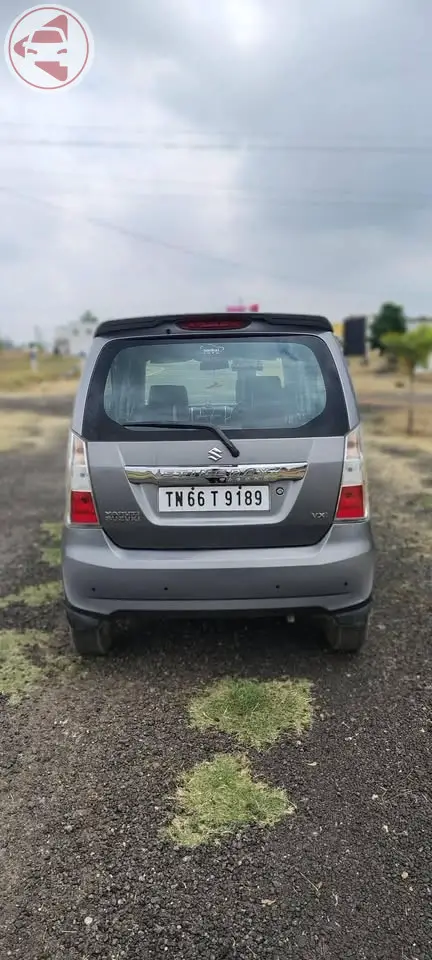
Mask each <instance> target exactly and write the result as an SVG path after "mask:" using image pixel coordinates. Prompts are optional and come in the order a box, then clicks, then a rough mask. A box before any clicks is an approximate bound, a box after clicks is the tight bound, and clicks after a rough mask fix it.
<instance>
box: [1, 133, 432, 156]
mask: <svg viewBox="0 0 432 960" xmlns="http://www.w3.org/2000/svg"><path fill="white" fill-rule="evenodd" d="M0 146H1V147H17V146H20V147H30V146H31V147H50V148H53V149H62V148H63V147H74V148H79V149H84V150H87V149H88V150H93V149H96V150H100V149H103V150H114V151H115V150H147V151H149V150H152V151H158V150H160V151H182V150H183V151H191V152H198V153H199V152H205V153H208V152H212V151H213V152H217V153H220V152H224V151H234V150H237V151H242V152H244V153H252V152H257V153H260V152H264V153H309V154H353V155H357V154H367V155H388V156H430V155H431V154H432V145H431V146H413V145H410V146H385V145H378V144H376V145H374V146H373V145H365V144H313V143H310V144H308V143H304V144H300V143H297V144H296V143H270V142H267V143H266V142H261V143H253V142H251V141H242V140H238V139H237V140H235V139H234V138H233V139H232V140H227V141H225V142H222V141H219V142H217V143H205V142H204V141H203V142H201V143H200V142H191V143H179V142H178V141H176V140H160V141H159V142H157V141H154V140H153V141H145V140H96V139H93V140H92V139H88V140H85V139H79V138H77V139H67V140H66V139H64V140H53V139H52V138H51V139H49V138H44V137H40V138H33V139H29V138H24V137H9V138H7V139H6V138H5V137H2V138H1V139H0Z"/></svg>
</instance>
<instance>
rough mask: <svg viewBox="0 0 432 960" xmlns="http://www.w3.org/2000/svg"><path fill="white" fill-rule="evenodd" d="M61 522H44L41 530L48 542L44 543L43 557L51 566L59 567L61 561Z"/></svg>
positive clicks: (44, 561)
mask: <svg viewBox="0 0 432 960" xmlns="http://www.w3.org/2000/svg"><path fill="white" fill-rule="evenodd" d="M62 527H63V524H61V523H42V524H41V532H42V534H43V536H44V538H45V541H46V543H45V544H42V547H41V557H42V561H43V563H46V564H47V565H48V566H49V567H59V566H60V563H61V537H62Z"/></svg>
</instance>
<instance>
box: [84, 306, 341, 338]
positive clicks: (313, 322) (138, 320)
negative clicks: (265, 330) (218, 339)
mask: <svg viewBox="0 0 432 960" xmlns="http://www.w3.org/2000/svg"><path fill="white" fill-rule="evenodd" d="M230 316H231V317H232V315H231V314H229V313H176V314H169V315H158V316H156V315H153V316H145V317H128V318H125V319H119V320H104V321H103V322H102V323H100V324H99V325H98V326H97V327H96V330H95V332H94V336H95V337H121V336H124V335H126V334H130V333H136V334H139V333H140V331H145V330H149V329H151V328H153V327H158V326H161V325H163V324H175V323H178V322H179V321H185V320H206V319H208V320H209V321H210V320H227V319H229V318H230ZM236 316H238V319H242V320H249V321H251V322H253V321H255V322H257V321H258V322H260V323H269V324H274V326H282V327H284V326H286V327H290V328H291V329H292V328H294V329H296V330H298V331H301V330H303V331H306V330H308V331H310V330H314V331H317V332H318V331H319V332H322V333H332V332H333V327H332V325H331V323H330V321H329V320H327V318H326V317H321V316H318V315H314V314H303V313H301V314H300V313H255V312H250V313H239V314H238V315H236ZM224 332H226V333H228V334H229V332H230V331H229V329H227V330H225V331H224Z"/></svg>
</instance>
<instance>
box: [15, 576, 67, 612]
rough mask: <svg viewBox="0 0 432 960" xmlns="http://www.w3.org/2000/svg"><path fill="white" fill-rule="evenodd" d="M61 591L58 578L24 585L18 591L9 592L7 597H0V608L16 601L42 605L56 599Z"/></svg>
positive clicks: (32, 605)
mask: <svg viewBox="0 0 432 960" xmlns="http://www.w3.org/2000/svg"><path fill="white" fill-rule="evenodd" d="M61 592H62V588H61V583H60V582H59V581H58V580H54V581H52V582H51V583H39V584H37V585H36V586H31V587H24V588H23V589H22V590H20V591H19V592H18V593H11V594H9V596H8V597H0V610H6V608H7V607H11V606H13V605H14V604H17V603H22V604H24V606H26V607H43V606H45V605H46V604H49V603H52V602H53V601H55V600H58V599H59V597H60V596H61Z"/></svg>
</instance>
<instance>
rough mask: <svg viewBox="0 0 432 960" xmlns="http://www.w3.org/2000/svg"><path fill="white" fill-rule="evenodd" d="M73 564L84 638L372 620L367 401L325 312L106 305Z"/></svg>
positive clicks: (78, 482) (83, 424) (87, 402)
mask: <svg viewBox="0 0 432 960" xmlns="http://www.w3.org/2000/svg"><path fill="white" fill-rule="evenodd" d="M67 485H68V490H67V506H66V516H65V524H64V532H63V546H62V551H63V556H62V574H63V584H64V593H65V604H66V614H67V619H68V623H69V626H70V632H71V638H72V642H73V645H74V647H75V649H76V650H77V651H78V652H79V653H80V654H81V655H83V656H91V655H103V654H107V653H108V651H109V649H110V647H111V643H112V622H113V619H114V618H115V617H118V616H119V615H122V614H137V613H138V614H141V615H142V616H143V617H150V616H154V615H157V616H159V617H166V616H175V617H188V618H189V617H193V616H199V617H203V618H204V617H209V616H214V615H218V616H221V617H226V616H230V615H234V616H240V617H249V616H266V617H267V616H271V615H276V616H279V617H284V618H287V619H288V620H289V621H293V620H314V621H317V622H318V623H319V624H320V625H321V626H322V628H323V630H324V633H325V635H326V638H327V641H328V642H329V644H330V646H331V647H333V649H335V650H341V651H351V652H352V651H356V650H358V649H360V647H362V646H363V644H364V642H365V640H366V638H367V633H368V623H369V616H370V609H371V598H372V588H373V579H374V562H375V551H374V544H373V537H372V533H371V527H370V520H369V504H368V494H367V482H366V476H365V468H364V461H363V452H362V444H361V435H360V426H359V412H358V409H357V404H356V399H355V395H354V390H353V386H352V383H351V380H350V377H349V373H348V370H347V366H346V363H345V360H344V357H343V354H342V351H341V348H340V345H339V343H338V341H337V340H336V338H335V336H334V335H333V333H332V327H331V324H330V323H329V321H328V320H326V319H325V318H324V317H318V316H316V317H315V316H298V315H289V314H279V313H278V314H276V313H262V314H256V313H250V314H241V315H232V314H226V313H223V314H203V315H202V314H200V315H196V314H194V315H175V316H154V317H139V318H134V319H125V320H110V321H107V322H105V323H101V324H100V325H99V327H98V328H97V330H96V332H95V336H94V340H93V343H92V347H91V350H90V353H89V356H88V358H87V362H86V366H85V369H84V372H83V375H82V379H81V384H80V386H79V389H78V393H77V397H76V401H75V409H74V413H73V419H72V424H71V432H70V441H69V453H68V467H67Z"/></svg>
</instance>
